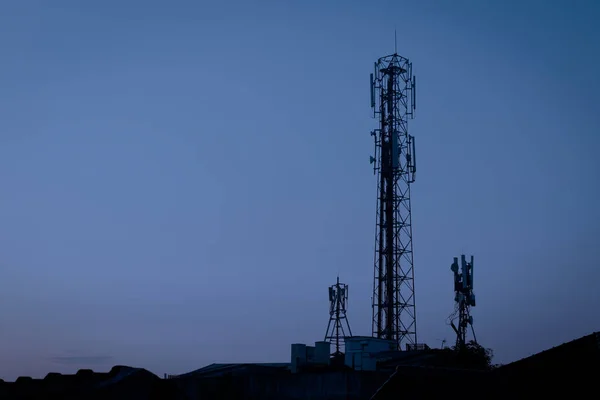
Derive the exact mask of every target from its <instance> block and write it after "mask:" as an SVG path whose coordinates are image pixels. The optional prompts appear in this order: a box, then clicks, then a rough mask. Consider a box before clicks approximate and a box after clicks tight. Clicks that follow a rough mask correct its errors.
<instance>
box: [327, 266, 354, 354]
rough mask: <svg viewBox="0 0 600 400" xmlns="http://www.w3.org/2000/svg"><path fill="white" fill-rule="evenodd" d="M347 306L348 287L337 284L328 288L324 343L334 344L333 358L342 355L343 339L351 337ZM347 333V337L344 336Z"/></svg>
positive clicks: (338, 280)
mask: <svg viewBox="0 0 600 400" xmlns="http://www.w3.org/2000/svg"><path fill="white" fill-rule="evenodd" d="M347 305H348V285H346V284H343V283H340V277H339V276H338V278H337V283H336V284H335V285H332V286H330V287H329V323H328V324H327V331H326V332H325V341H327V342H330V343H333V344H335V352H334V353H333V354H334V355H335V356H337V355H340V354H342V351H341V347H342V344H344V337H346V336H352V330H351V329H350V323H349V322H348V318H347V317H346V306H347ZM346 333H347V335H346Z"/></svg>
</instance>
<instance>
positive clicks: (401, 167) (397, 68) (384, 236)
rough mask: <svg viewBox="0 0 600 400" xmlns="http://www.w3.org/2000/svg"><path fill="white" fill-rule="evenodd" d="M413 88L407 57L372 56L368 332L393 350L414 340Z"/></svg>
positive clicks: (410, 343) (415, 339)
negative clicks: (373, 200) (373, 180)
mask: <svg viewBox="0 0 600 400" xmlns="http://www.w3.org/2000/svg"><path fill="white" fill-rule="evenodd" d="M394 41H395V40H394ZM415 94H416V79H415V77H414V76H413V74H412V63H411V62H410V61H409V60H408V59H407V58H404V57H402V56H400V55H398V54H397V53H396V52H394V54H392V55H389V56H385V57H382V58H380V59H379V60H377V62H376V63H375V70H374V72H373V73H372V74H371V107H372V108H373V117H374V118H377V119H378V127H377V128H376V129H374V130H373V131H371V136H373V138H374V141H375V154H374V156H372V157H371V163H372V164H373V172H374V174H376V175H377V213H376V221H377V222H376V227H377V228H376V234H375V261H374V279H373V321H372V334H373V336H374V337H377V338H382V339H387V340H393V341H395V342H396V343H397V347H398V349H399V350H402V347H404V345H405V344H406V347H407V348H408V347H410V346H411V345H416V344H417V316H416V308H415V289H414V268H413V242H412V216H411V204H410V185H411V183H413V182H414V181H415V173H416V157H415V139H414V137H413V136H411V135H409V134H408V120H409V119H412V118H413V117H414V111H415V109H416V95H415Z"/></svg>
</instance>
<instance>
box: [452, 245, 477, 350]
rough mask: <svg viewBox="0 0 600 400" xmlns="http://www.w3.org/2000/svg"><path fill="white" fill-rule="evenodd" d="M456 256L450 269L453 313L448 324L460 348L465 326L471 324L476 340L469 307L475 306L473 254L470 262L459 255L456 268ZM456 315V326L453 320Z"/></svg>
mask: <svg viewBox="0 0 600 400" xmlns="http://www.w3.org/2000/svg"><path fill="white" fill-rule="evenodd" d="M458 267H459V265H458V257H454V262H453V263H452V266H451V267H450V269H451V270H452V272H454V293H455V296H454V302H455V308H454V313H453V314H452V315H451V316H450V318H449V319H450V325H451V326H452V329H454V332H456V348H457V349H461V348H462V347H463V346H464V345H465V344H466V343H467V327H468V326H469V325H471V331H472V332H473V340H475V342H477V337H476V336H475V329H474V328H473V317H472V316H471V307H475V294H474V293H473V256H471V262H467V260H466V258H465V256H464V254H463V255H462V256H461V269H460V271H459V269H458ZM457 317H458V327H457V326H456V325H455V324H454V320H456V318H457Z"/></svg>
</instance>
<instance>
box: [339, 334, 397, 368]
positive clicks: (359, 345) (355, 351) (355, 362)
mask: <svg viewBox="0 0 600 400" xmlns="http://www.w3.org/2000/svg"><path fill="white" fill-rule="evenodd" d="M344 341H345V344H346V360H345V364H346V366H347V367H350V368H352V369H354V370H355V371H376V370H377V360H378V359H379V358H380V356H381V354H383V353H386V354H387V353H388V352H390V351H394V350H395V349H396V343H395V342H394V341H391V340H385V339H378V338H374V337H371V336H352V337H346V338H344Z"/></svg>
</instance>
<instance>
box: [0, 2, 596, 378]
mask: <svg viewBox="0 0 600 400" xmlns="http://www.w3.org/2000/svg"><path fill="white" fill-rule="evenodd" d="M599 18H600V6H599V5H598V4H597V3H596V2H594V1H591V0H590V1H582V0H579V1H572V2H567V1H566V0H565V1H553V2H546V1H541V0H540V1H533V0H527V1H522V2H517V1H476V0H470V1H466V0H460V1H449V0H448V1H441V0H440V1H423V2H414V1H391V0H389V1H381V0H372V1H369V2H367V1H363V2H359V1H345V2H340V1H337V2H336V1H321V2H319V1H313V0H304V1H288V2H281V1H256V2H243V1H237V2H236V1H221V2H212V1H210V2H209V1H191V0H190V1H185V0H177V1H172V2H167V1H158V0H146V1H141V0H140V1H137V0H127V1H125V0H120V1H117V0H106V1H101V2H100V1H90V2H80V1H76V0H55V1H42V0H37V1H36V0H18V1H17V0H14V1H9V0H4V1H2V2H0V49H1V50H2V62H1V63H0V88H1V89H2V90H0V188H1V192H0V193H1V194H0V359H2V360H3V362H2V363H0V378H3V379H5V380H13V379H15V378H16V377H18V376H21V375H25V376H33V377H43V376H45V375H46V373H48V372H51V371H55V372H63V373H73V372H75V371H77V369H79V368H92V369H94V370H97V371H106V370H109V369H110V367H111V366H112V365H115V364H125V365H132V366H138V367H144V368H146V369H148V370H150V371H152V372H154V373H156V374H159V375H162V374H163V373H170V374H178V373H184V372H188V371H191V370H194V369H197V368H200V367H202V366H205V365H207V364H210V363H213V362H287V361H288V360H289V355H290V344H291V343H309V344H310V343H313V342H314V341H318V340H322V339H323V337H324V335H325V330H326V327H327V322H328V318H329V314H328V311H329V304H328V294H327V287H328V286H329V285H332V284H334V283H335V280H336V276H337V275H338V274H339V276H340V279H341V281H342V282H344V283H347V284H348V285H349V287H350V291H349V308H348V319H349V322H350V325H351V327H352V330H353V333H354V334H355V335H370V332H371V325H370V324H371V300H370V299H371V292H372V285H373V252H374V235H375V204H376V181H375V177H374V176H373V170H372V167H371V165H369V156H370V155H372V151H373V142H372V137H371V136H370V131H371V130H372V129H373V128H374V127H376V126H377V121H376V120H374V119H373V118H372V113H371V109H370V96H369V88H368V80H369V73H370V72H371V71H372V69H373V62H374V61H376V60H377V58H378V57H381V56H384V55H387V54H390V53H393V51H394V30H397V38H398V53H400V54H401V55H403V56H405V57H407V58H409V59H410V60H411V61H412V63H413V72H414V73H415V75H417V77H418V94H417V99H418V100H417V101H418V106H417V107H418V108H417V111H416V118H415V119H414V120H411V121H410V123H409V131H410V133H411V134H412V135H414V136H415V137H416V144H417V146H416V147H417V148H416V152H417V159H418V163H419V164H418V175H417V180H416V182H415V183H414V184H413V186H412V208H413V240H414V262H415V290H416V304H417V305H416V307H417V325H418V328H417V329H418V331H417V333H418V340H419V342H424V343H427V344H429V345H430V346H432V347H438V346H440V345H441V341H442V340H444V339H445V340H446V341H447V342H448V343H451V342H452V341H453V340H454V334H453V331H452V329H451V328H450V327H449V326H448V325H447V324H446V318H447V317H448V316H449V315H450V314H451V313H452V311H453V307H454V294H453V277H452V272H451V271H450V265H451V263H452V260H453V257H458V256H460V255H461V254H466V255H467V256H470V255H471V254H472V255H474V257H475V268H476V270H475V288H474V289H475V294H476V296H477V306H476V307H475V308H474V309H473V311H472V315H473V317H474V327H475V331H476V334H477V339H478V341H479V342H480V343H481V344H482V345H484V346H485V347H488V348H491V349H493V351H494V354H495V358H494V362H497V363H507V362H510V361H513V360H516V359H519V358H522V357H526V356H529V355H531V354H534V353H536V352H538V351H541V350H544V349H546V348H549V347H552V346H556V345H558V344H560V343H563V342H565V341H569V340H573V339H576V338H578V337H580V336H583V335H586V334H589V333H592V332H594V331H598V330H600V314H599V313H598V311H597V306H598V304H600V294H599V293H600V291H599V290H598V282H600V269H599V264H598V263H599V261H598V260H600V247H599V246H598V245H597V242H598V237H600V224H599V222H600V208H599V207H598V206H597V198H598V195H600V178H599V176H600V158H598V156H597V154H598V150H599V148H600V134H599V133H600V113H599V112H598V110H600V94H599V93H600V78H599V75H598V72H597V71H598V68H597V66H598V64H599V62H600V28H599V27H598V25H597V23H596V22H597V20H598V19H599Z"/></svg>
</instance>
